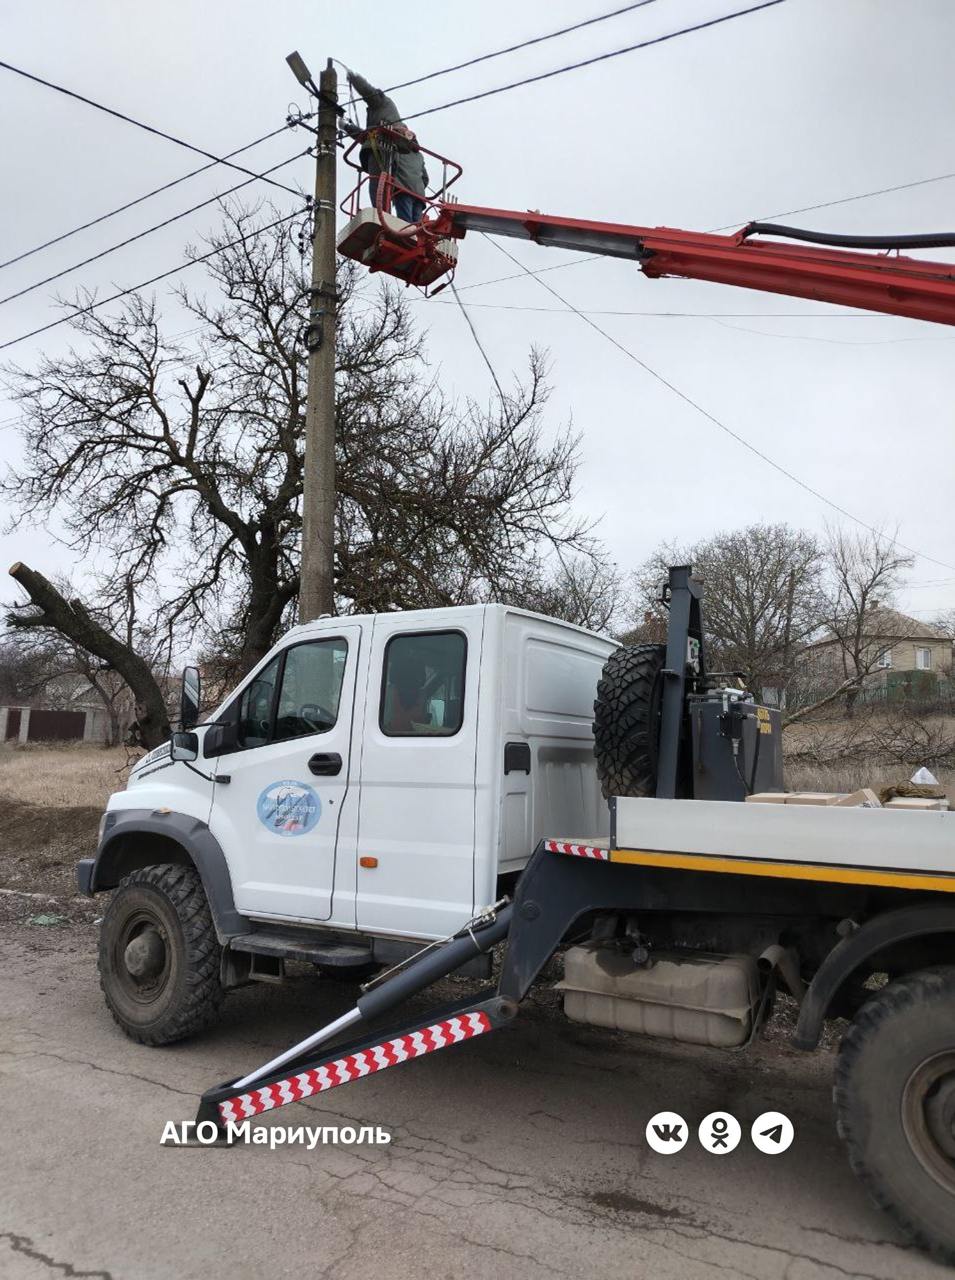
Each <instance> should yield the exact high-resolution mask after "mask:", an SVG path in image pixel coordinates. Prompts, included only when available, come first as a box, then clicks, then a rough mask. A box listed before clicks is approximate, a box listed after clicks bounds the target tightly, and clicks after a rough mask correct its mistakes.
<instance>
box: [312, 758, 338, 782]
mask: <svg viewBox="0 0 955 1280" xmlns="http://www.w3.org/2000/svg"><path fill="white" fill-rule="evenodd" d="M308 767H309V769H310V770H311V771H312V773H317V774H319V775H320V776H322V777H326V778H333V777H334V776H335V775H336V774H338V773H341V771H342V758H341V756H340V755H339V754H338V752H337V751H316V752H315V754H314V755H313V756H312V758H311V760H309V762H308Z"/></svg>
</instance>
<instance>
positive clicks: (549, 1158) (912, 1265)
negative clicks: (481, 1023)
mask: <svg viewBox="0 0 955 1280" xmlns="http://www.w3.org/2000/svg"><path fill="white" fill-rule="evenodd" d="M6 907H7V911H6V915H7V917H12V918H8V919H7V920H6V922H5V923H2V924H0V1072H2V1088H0V1099H2V1111H0V1115H2V1120H0V1276H2V1277H3V1278H4V1280H6V1278H7V1277H11V1278H14V1280H49V1278H50V1277H73V1278H75V1277H83V1278H88V1280H154V1278H156V1280H158V1278H160V1277H162V1278H165V1277H176V1280H189V1278H191V1277H197V1278H198V1277H202V1280H218V1278H219V1277H223V1278H226V1277H228V1280H246V1278H249V1280H252V1278H255V1280H258V1278H259V1277H263V1276H268V1277H270V1278H272V1277H283V1276H295V1277H302V1276H308V1277H309V1280H318V1278H319V1277H334V1278H335V1280H351V1278H352V1277H354V1278H355V1280H368V1277H369V1276H394V1275H401V1276H407V1277H411V1278H412V1280H414V1278H416V1277H419V1276H420V1277H424V1276H427V1277H445V1276H449V1277H450V1276H454V1277H459V1276H468V1277H485V1276H486V1277H494V1278H495V1280H502V1278H503V1280H508V1278H509V1277H515V1278H518V1277H519V1280H544V1278H545V1277H547V1278H550V1277H554V1276H572V1277H591V1276H592V1277H600V1278H601V1280H604V1278H605V1277H607V1276H615V1277H621V1278H624V1280H642V1278H643V1277H647V1280H649V1278H651V1277H652V1280H671V1278H672V1280H700V1278H702V1277H713V1276H718V1277H737V1276H738V1277H752V1278H753V1280H756V1278H758V1280H829V1278H830V1277H831V1278H832V1280H836V1278H837V1277H838V1278H839V1280H845V1277H847V1276H864V1277H879V1278H880V1280H882V1278H884V1280H903V1278H904V1280H919V1278H920V1277H930V1276H949V1275H951V1274H952V1273H951V1272H950V1271H948V1270H947V1269H946V1268H943V1267H939V1266H936V1265H935V1264H933V1263H931V1262H930V1261H928V1260H927V1259H925V1258H924V1257H923V1256H922V1255H921V1254H919V1253H918V1252H917V1251H916V1250H914V1249H912V1248H910V1247H909V1246H908V1245H907V1244H906V1243H905V1242H904V1241H903V1240H902V1239H901V1238H900V1237H899V1236H898V1235H897V1233H896V1232H895V1230H894V1228H893V1227H892V1225H891V1224H890V1223H889V1222H888V1220H887V1219H886V1218H884V1217H883V1216H882V1215H881V1214H880V1213H879V1212H878V1211H877V1210H875V1209H874V1208H872V1207H870V1205H869V1203H868V1201H867V1199H866V1197H865V1195H864V1193H863V1191H862V1190H861V1188H860V1187H859V1186H858V1185H857V1184H856V1182H855V1180H854V1178H853V1177H852V1175H851V1173H850V1172H849V1169H848V1167H847V1165H846V1161H845V1158H844V1155H843V1151H842V1149H841V1146H840V1144H839V1142H838V1140H837V1138H836V1135H835V1132H834V1126H833V1122H832V1117H831V1112H830V1099H829V1091H830V1072H831V1058H830V1057H829V1056H828V1055H823V1056H821V1057H816V1058H809V1059H807V1058H804V1057H803V1056H801V1055H797V1054H795V1053H794V1052H792V1051H791V1050H789V1049H787V1048H785V1047H784V1046H781V1045H780V1044H773V1043H769V1044H762V1045H760V1046H759V1047H758V1048H757V1049H756V1050H754V1051H750V1052H748V1053H746V1054H739V1055H734V1054H720V1053H717V1052H715V1051H710V1050H696V1049H686V1048H679V1047H675V1046H669V1045H661V1044H656V1043H648V1042H643V1043H641V1044H637V1043H635V1042H627V1041H626V1040H625V1039H624V1038H623V1037H618V1036H614V1035H611V1034H605V1033H602V1032H597V1031H593V1030H590V1029H588V1028H579V1027H575V1026H573V1025H571V1024H569V1023H566V1022H563V1021H562V1020H560V1019H559V1018H557V1017H556V1016H555V1015H554V1013H553V1011H552V1010H551V1009H549V1008H548V1007H546V1002H545V1005H544V1006H541V1005H537V1006H535V1007H532V1008H531V1009H530V1010H529V1011H528V1013H527V1014H526V1015H525V1016H522V1017H521V1018H519V1019H518V1020H517V1022H516V1023H515V1024H514V1025H513V1026H512V1027H511V1028H509V1029H508V1030H506V1031H501V1032H496V1033H494V1034H492V1035H488V1036H485V1037H482V1038H481V1039H478V1040H475V1041H473V1042H472V1043H471V1044H469V1045H463V1046H458V1047H456V1048H453V1049H449V1050H446V1051H444V1052H441V1053H436V1054H433V1055H431V1056H429V1057H427V1058H424V1059H421V1060H419V1061H417V1062H414V1063H411V1064H407V1065H403V1066H400V1067H397V1068H395V1069H393V1070H390V1071H386V1072H382V1073H381V1074H380V1075H377V1076H372V1077H369V1078H367V1079H365V1080H362V1081H359V1082H357V1083H354V1084H351V1085H346V1086H344V1087H342V1088H340V1089H336V1090H334V1091H333V1092H330V1093H327V1094H325V1095H323V1096H322V1097H321V1098H320V1099H313V1100H311V1101H309V1102H307V1103H302V1104H297V1105H295V1106H291V1107H288V1108H285V1109H284V1110H282V1111H279V1112H277V1113H273V1115H272V1116H271V1117H267V1118H266V1119H265V1120H264V1121H263V1122H262V1123H266V1124H270V1123H273V1124H279V1123H282V1124H284V1123H293V1122H294V1123H298V1124H300V1123H308V1124H313V1125H314V1124H326V1125H331V1124H349V1123H354V1124H356V1125H357V1124H373V1125H382V1126H384V1127H385V1128H387V1129H389V1130H390V1131H391V1132H392V1133H393V1135H394V1136H393V1141H392V1143H391V1144H390V1145H389V1146H384V1147H369V1146H353V1147H342V1146H319V1147H317V1148H316V1149H315V1150H314V1151H311V1152H308V1151H306V1150H304V1149H303V1148H278V1149H276V1150H275V1151H270V1150H269V1149H268V1148H267V1147H262V1146H249V1147H241V1148H233V1149H231V1150H221V1149H202V1148H193V1149H176V1148H172V1147H161V1146H160V1145H159V1139H160V1136H161V1134H162V1131H163V1126H164V1124H165V1122H166V1121H167V1120H170V1119H171V1120H177V1121H178V1120H184V1119H191V1118H192V1117H193V1115H194V1114H195V1105H196V1099H197V1096H198V1095H199V1093H200V1092H201V1091H202V1090H203V1089H204V1088H206V1087H208V1086H209V1085H210V1084H213V1083H215V1082H216V1081H218V1080H222V1079H226V1078H228V1077H230V1076H234V1075H235V1074H236V1073H237V1072H239V1071H243V1070H246V1069H251V1068H252V1067H253V1066H255V1065H257V1064H258V1063H260V1062H261V1061H263V1060H264V1059H265V1058H266V1057H268V1056H271V1055H272V1054H273V1053H274V1052H275V1051H276V1050H278V1049H280V1048H284V1047H285V1046H287V1045H288V1044H289V1043H291V1042H292V1041H293V1040H295V1039H298V1038H299V1037H301V1036H302V1035H304V1034H307V1033H308V1032H309V1031H310V1030H312V1029H314V1028H315V1027H316V1026H318V1025H320V1024H322V1023H323V1022H325V1021H327V1020H328V1019H330V1018H331V1017H334V1016H335V1015H336V1014H337V1013H339V1012H341V1011H342V1010H343V1009H344V1008H346V1007H348V1005H349V1003H350V1000H349V997H350V996H351V995H352V994H353V993H352V992H351V991H349V989H347V988H345V987H340V986H338V985H331V984H328V983H322V982H321V981H320V980H317V979H313V978H311V977H303V978H300V979H299V980H297V981H294V982H292V983H290V984H288V985H286V986H284V987H265V986H256V987H252V988H247V989H245V990H243V991H241V992H237V993H235V994H233V995H232V996H230V998H229V1000H228V1001H227V1004H226V1008H225V1015H224V1017H223V1019H222V1021H221V1023H220V1024H219V1026H218V1027H217V1028H216V1029H215V1030H214V1031H211V1032H209V1033H207V1034H206V1035H205V1036H204V1037H202V1038H201V1039H199V1040H196V1041H195V1042H192V1043H188V1044H185V1045H181V1046H176V1047H172V1048H167V1049H147V1048H143V1047H140V1046H138V1045H134V1044H132V1043H131V1042H130V1041H128V1040H127V1039H125V1037H124V1036H123V1035H122V1034H121V1033H120V1032H119V1031H118V1030H117V1029H116V1028H115V1027H114V1025H113V1024H112V1022H111V1020H110V1018H109V1016H108V1014H107V1012H106V1010H105V1007H104V1006H103V1003H102V1000H101V998H100V994H99V990H98V987H97V982H96V973H95V963H94V938H95V928H94V927H93V925H92V923H91V921H90V920H89V919H87V920H83V919H82V918H79V919H78V920H77V921H75V922H74V923H73V924H72V925H59V926H52V927H42V926H38V925H28V924H25V923H23V920H24V917H25V915H26V914H28V912H29V910H30V909H34V908H30V907H29V906H28V907H26V908H24V907H23V906H17V905H16V904H14V903H12V902H11V900H10V899H9V898H8V899H7V900H6ZM43 909H44V910H47V911H48V910H50V907H48V906H44V907H43ZM80 915H82V913H80ZM717 1109H726V1110H729V1111H731V1112H733V1113H734V1114H735V1115H736V1116H737V1117H738V1118H739V1119H740V1120H741V1122H742V1123H743V1127H744V1138H743V1141H742V1143H741V1144H740V1146H739V1147H738V1148H737V1150H736V1151H734V1152H733V1153H732V1154H730V1155H727V1156H722V1157H715V1156H713V1155H710V1154H708V1153H706V1152H705V1151H703V1149H702V1148H701V1147H700V1146H699V1144H698V1142H697V1141H696V1137H695V1134H694V1137H693V1138H691V1140H690V1142H689V1143H688V1145H687V1146H686V1147H685V1148H684V1150H683V1151H682V1152H680V1153H679V1154H677V1155H673V1156H660V1155H656V1154H654V1153H653V1152H652V1151H651V1150H650V1149H649V1147H648V1146H647V1143H646V1141H645V1138H644V1129H645V1125H646V1123H647V1120H648V1119H649V1118H650V1116H651V1115H653V1114H654V1113H656V1112H658V1111H661V1110H673V1111H678V1112H680V1113H681V1114H682V1115H683V1116H684V1117H685V1118H686V1119H687V1120H688V1121H689V1122H690V1123H691V1125H696V1124H698V1123H699V1121H700V1120H701V1119H702V1118H703V1116H705V1115H706V1114H707V1113H708V1112H710V1111H713V1110H717ZM767 1110H780V1111H783V1112H785V1113H786V1114H788V1115H789V1116H790V1117H791V1118H792V1119H793V1121H794V1123H795V1126H796V1137H795V1141H794V1143H793V1145H792V1147H791V1148H790V1149H789V1151H788V1152H786V1153H785V1154H784V1155H780V1156H775V1157H769V1156H764V1155H761V1154H759V1153H758V1152H756V1151H755V1150H754V1149H753V1147H752V1146H751V1144H750V1143H749V1139H748V1136H747V1134H748V1128H749V1124H750V1123H751V1121H752V1120H753V1119H754V1118H755V1117H756V1116H757V1115H758V1114H759V1113H760V1112H763V1111H767Z"/></svg>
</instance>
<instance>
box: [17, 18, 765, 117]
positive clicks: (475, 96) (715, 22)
mask: <svg viewBox="0 0 955 1280" xmlns="http://www.w3.org/2000/svg"><path fill="white" fill-rule="evenodd" d="M783 3H784V0H762V3H760V4H755V5H751V6H750V8H748V9H737V10H735V12H733V13H726V14H723V16H722V17H720V18H710V19H709V21H707V22H698V23H696V24H695V25H694V26H692V27H681V28H680V29H679V31H669V32H667V34H666V35H662V36H654V37H653V38H652V39H650V40H641V41H640V42H639V43H638V44H631V45H627V46H626V48H623V49H613V50H611V51H610V53H599V54H597V56H596V57H593V58H584V59H582V60H581V61H580V62H571V63H569V64H568V65H567V66H563V67H557V68H556V69H555V70H553V71H543V72H541V73H540V74H539V75H536V76H525V78H524V79H523V80H515V81H513V83H511V84H502V85H499V86H498V87H497V88H496V89H485V90H484V92H483V93H472V94H469V95H468V97H466V98H456V99H455V100H454V102H445V103H443V104H442V105H441V106H440V107H428V108H427V110H425V111H416V112H414V114H413V115H409V116H405V117H404V119H405V120H420V119H421V117H422V116H430V115H434V114H435V112H437V111H447V110H448V109H449V108H450V107H460V106H462V105H463V104H464V103H466V102H477V101H478V100H479V99H481V98H491V97H493V96H494V95H495V94H497V93H507V92H508V90H510V89H520V88H521V87H522V86H523V85H525V84H537V83H538V82H539V81H541V80H550V79H552V77H554V76H562V75H563V74H564V73H565V72H567V71H579V70H580V69H581V67H592V66H594V65H595V64H596V63H598V62H606V61H607V60H608V59H609V58H619V57H620V56H621V55H622V54H624V53H633V52H635V51H636V50H637V49H649V48H650V46H651V45H655V44H664V43H665V42H666V41H667V40H675V39H676V38H677V37H678V36H686V35H690V34H691V33H692V32H694V31H704V30H706V28H707V27H718V26H719V25H720V24H721V23H723V22H731V21H732V20H733V19H734V18H743V17H745V16H746V15H747V14H749V13H759V11H760V10H761V9H771V8H773V7H774V6H775V5H777V4H783ZM3 65H4V64H3V63H0V66H3Z"/></svg>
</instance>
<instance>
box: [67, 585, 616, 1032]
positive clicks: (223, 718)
mask: <svg viewBox="0 0 955 1280" xmlns="http://www.w3.org/2000/svg"><path fill="white" fill-rule="evenodd" d="M614 647H615V646H614V644H613V642H612V641H609V640H607V639H605V638H603V637H601V636H598V635H595V634H592V633H591V632H588V631H585V630H583V629H581V628H580V627H574V626H570V625H567V624H565V623H560V622H555V621H554V620H553V619H550V618H545V617H541V616H538V615H535V614H532V613H527V612H524V611H522V610H519V609H511V608H506V607H504V606H502V605H491V604H489V605H474V606H466V607H461V608H448V609H430V610H422V611H420V612H417V611H416V612H406V613H388V614H379V615H377V616H357V617H347V618H321V619H319V620H317V621H315V622H311V623H308V624H307V625H304V626H299V627H295V628H293V629H292V630H291V631H289V633H288V634H287V635H286V636H285V637H284V638H283V639H282V641H281V643H280V644H279V645H277V646H276V648H275V649H274V650H273V651H272V652H271V653H270V654H269V655H268V656H267V657H266V658H265V659H264V660H263V661H262V662H261V663H260V664H259V666H258V667H257V668H255V669H254V670H253V671H252V672H251V673H250V675H249V676H248V677H247V678H246V679H245V681H244V682H243V683H242V684H241V685H240V686H239V687H238V688H237V689H236V690H235V692H234V693H232V694H231V695H230V696H229V697H228V698H227V700H226V701H225V703H224V704H223V705H222V706H221V707H219V708H218V709H217V710H216V711H215V712H214V713H213V714H212V716H211V717H210V722H209V723H207V724H203V725H198V726H196V727H195V728H194V729H193V730H192V735H191V737H190V738H189V739H188V740H187V741H186V742H185V744H183V743H182V742H181V741H174V742H173V743H172V744H170V745H167V746H162V747H159V748H158V749H157V750H155V751H152V752H151V753H150V754H149V755H147V756H145V757H144V758H143V759H142V760H140V761H139V762H138V763H137V765H136V766H135V768H134V769H133V770H132V773H131V774H130V778H129V782H128V784H127V787H126V790H125V791H119V792H116V793H115V794H114V795H113V796H112V797H111V798H110V800H109V805H108V808H107V811H106V813H105V815H104V817H103V822H102V830H101V841H100V849H99V853H98V856H97V859H96V861H95V866H94V863H92V862H84V863H83V864H81V873H82V875H83V877H84V879H83V887H84V888H86V889H90V890H92V891H94V892H96V891H98V890H101V889H112V888H115V887H116V886H117V885H119V884H120V881H123V887H122V888H121V889H120V891H119V892H118V893H116V894H115V895H114V898H113V901H112V903H111V905H110V907H109V909H108V911H107V915H106V918H105V920H104V923H103V930H102V948H101V957H100V964H101V970H102V982H103V990H104V993H105V995H106V1000H107V1003H108V1004H109V1007H110V1009H111V1011H112V1013H113V1016H114V1017H115V1018H116V1020H117V1021H118V1022H119V1024H120V1026H122V1028H123V1029H124V1031H126V1032H127V1033H128V1034H129V1035H131V1036H133V1037H134V1038H135V1039H139V1040H142V1041H144V1042H145V1043H149V1044H162V1043H165V1042H167V1041H169V1040H173V1039H179V1038H181V1037H182V1036H184V1035H187V1034H190V1033H191V1032H193V1031H195V1030H196V1029H197V1028H198V1027H199V1026H200V1025H202V1024H204V1023H205V1022H206V1021H207V1020H208V1019H209V1017H210V1016H212V1015H213V1014H214V1013H215V1011H216V1009H217V1007H218V1003H219V1000H220V997H221V991H222V989H223V988H224V987H227V986H234V985H235V984H236V983H237V982H241V981H245V980H246V979H248V978H264V979H272V980H276V979H279V978H281V976H282V971H283V961H284V960H285V959H290V958H295V959H300V960H306V961H311V962H314V963H315V964H317V965H319V966H320V967H322V968H323V969H326V970H330V971H331V970H337V971H338V972H339V973H343V974H353V975H355V974H360V973H364V972H366V971H368V970H371V969H373V968H375V967H380V966H381V964H382V963H384V962H392V961H394V960H396V959H400V958H403V957H404V956H405V955H407V954H409V953H410V952H411V951H413V950H416V949H417V946H416V945H415V946H409V945H407V944H408V942H409V941H411V942H412V943H414V944H420V943H421V942H425V941H431V940H434V939H438V938H443V937H445V936H446V935H448V934H449V933H453V932H454V931H455V930H456V929H458V928H459V927H460V926H461V924H462V922H463V921H465V920H468V919H470V918H471V917H472V916H473V915H474V914H475V912H477V911H478V910H480V908H481V907H482V906H483V905H484V904H486V903H489V902H494V901H496V900H497V899H498V898H499V897H501V895H502V893H504V892H506V891H507V890H508V889H509V888H510V887H511V886H512V885H513V881H514V880H515V878H516V876H517V873H518V872H520V871H521V870H522V869H523V868H524V866H525V865H526V863H527V861H528V859H529V858H530V856H531V854H532V853H533V851H534V848H535V847H536V845H537V844H538V843H539V842H540V840H541V839H542V838H543V837H544V836H545V835H547V834H549V833H550V832H553V831H565V830H575V831H577V830H586V831H591V832H594V833H598V834H599V833H602V832H603V833H606V832H607V831H608V830H609V827H608V814H607V807H606V805H605V804H604V802H603V800H602V797H601V794H600V784H599V781H598V778H597V769H596V762H595V760H594V750H593V731H592V720H593V702H594V696H595V692H596V688H597V682H598V680H599V678H600V672H601V668H602V666H603V663H604V661H605V660H606V658H607V657H608V655H609V654H610V653H611V652H612V650H613V649H614ZM193 681H194V676H193V675H192V673H190V674H189V676H188V677H187V680H186V685H187V687H188V686H189V685H192V683H193ZM185 718H186V719H187V720H188V719H191V716H190V714H189V713H188V712H187V713H186V717H185ZM157 866H162V867H163V868H164V870H163V871H161V872H157V870H156V868H157ZM187 871H188V874H186V872H187ZM200 886H201V892H202V894H203V895H204V898H205V901H206V904H207V906H206V907H205V909H204V911H203V912H200V915H202V928H203V929H205V930H206V936H207V939H208V941H211V942H213V943H217V944H218V946H217V948H216V964H215V966H211V967H208V966H207V969H204V970H203V973H204V981H202V982H199V981H197V980H196V979H197V978H198V974H197V973H195V972H191V967H192V966H193V964H194V963H195V961H193V960H192V959H191V958H190V956H189V954H188V953H183V954H182V955H177V954H176V951H175V947H173V946H171V945H170V942H171V939H172V937H173V936H174V935H175V932H176V926H175V925H174V924H173V922H172V921H171V920H170V919H166V918H165V917H164V916H163V917H160V916H156V918H155V919H152V917H151V916H150V913H149V908H148V906H147V905H146V902H147V899H148V901H154V900H158V899H160V898H162V897H166V898H168V902H169V906H170V907H172V906H174V904H177V903H179V902H180V901H182V900H183V895H186V896H188V897H193V898H194V897H195V896H196V895H197V894H198V893H199V892H200ZM176 909H177V910H179V909H180V908H178V907H176ZM164 910H168V908H166V907H164ZM206 912H208V914H206ZM210 916H211V925H212V926H213V927H214V930H215V933H214V936H210V934H209V926H208V924H207V922H208V921H209V918H210ZM150 920H152V923H150ZM195 926H196V918H195V917H191V918H190V927H193V928H194V927H195ZM402 944H404V945H402ZM219 947H221V948H222V949H223V950H222V956H221V963H220V960H219V955H218V950H219ZM201 958H202V961H205V960H206V958H207V953H206V948H205V944H203V946H202V948H201Z"/></svg>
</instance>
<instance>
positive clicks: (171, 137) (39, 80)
mask: <svg viewBox="0 0 955 1280" xmlns="http://www.w3.org/2000/svg"><path fill="white" fill-rule="evenodd" d="M0 68H2V69H3V70H4V71H12V72H13V73H14V74H15V75H18V76H23V78H24V79H25V80H32V81H33V82H34V84H41V85H43V87H44V88H46V89H52V90H53V91H54V92H55V93H62V94H64V95H65V96H66V97H67V98H73V99H74V100H75V101H76V102H82V103H84V104H85V105H86V106H88V107H93V108H94V109H95V110H97V111H102V112H104V113H105V114H106V115H108V116H113V117H114V118H115V119H117V120H123V121H125V123H126V124H131V125H135V126H136V128H137V129H144V130H145V131H146V133H152V134H154V135H155V136H156V137H157V138H165V140H166V141H167V142H174V143H175V144H176V146H177V147H185V149H186V150H187V151H194V152H195V153H196V155H200V156H205V157H206V159H207V160H214V161H215V163H216V164H224V165H225V166H226V167H227V168H229V169H235V170H236V171H237V172H238V173H244V174H245V175H246V177H247V178H258V177H260V175H259V174H257V173H254V172H253V171H252V170H251V169H246V168H243V166H242V165H241V164H233V163H232V161H231V160H227V159H226V157H225V156H217V155H215V154H214V153H213V152H211V151H206V150H205V149H204V148H203V147H197V146H195V144H194V143H192V142H186V140H185V139H184V138H177V137H176V135H175V134H173V133H166V132H165V130H163V129H157V128H156V126H155V125H151V124H146V123H144V122H143V121H142V120H137V119H135V117H133V116H128V115H126V113H125V112H123V111H117V110H116V109H115V108H114V107H107V106H105V105H104V104H103V103H102V102H96V101H95V100H94V99H93V98H87V97H86V96H85V95H84V94H82V93H77V92H76V91H75V90H74V89H67V88H66V87H65V85H62V84H54V82H53V81H52V80H44V79H43V77H42V76H37V75H34V74H33V72H32V71H24V70H23V68H22V67H15V66H14V65H13V64H12V63H11V62H3V61H0ZM262 180H263V181H264V182H267V183H268V184H269V185H270V186H272V187H278V188H279V190H280V191H286V192H288V194H289V195H293V196H297V195H299V192H298V191H295V190H293V189H292V188H291V187H286V186H285V185H284V184H283V183H281V182H275V181H273V179H271V178H264V179H262Z"/></svg>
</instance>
